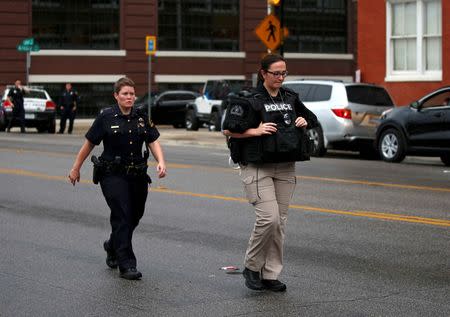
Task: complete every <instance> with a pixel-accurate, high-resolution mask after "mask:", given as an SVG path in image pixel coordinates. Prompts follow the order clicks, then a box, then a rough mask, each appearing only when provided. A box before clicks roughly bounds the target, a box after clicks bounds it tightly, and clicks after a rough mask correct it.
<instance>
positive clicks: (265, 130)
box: [256, 122, 277, 136]
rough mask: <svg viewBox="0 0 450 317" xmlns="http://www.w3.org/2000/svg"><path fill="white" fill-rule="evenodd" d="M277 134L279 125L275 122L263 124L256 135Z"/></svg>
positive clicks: (257, 129)
mask: <svg viewBox="0 0 450 317" xmlns="http://www.w3.org/2000/svg"><path fill="white" fill-rule="evenodd" d="M275 132H277V124H276V123H273V122H261V123H260V124H259V127H258V128H256V135H257V136H260V135H266V134H273V133H275Z"/></svg>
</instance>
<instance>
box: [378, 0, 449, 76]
mask: <svg viewBox="0 0 450 317" xmlns="http://www.w3.org/2000/svg"><path fill="white" fill-rule="evenodd" d="M386 21H387V28H386V30H387V78H386V80H387V81H396V80H399V81H422V80H442V7H441V0H402V1H400V0H390V1H388V2H387V19H386Z"/></svg>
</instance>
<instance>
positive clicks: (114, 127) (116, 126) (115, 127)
mask: <svg viewBox="0 0 450 317" xmlns="http://www.w3.org/2000/svg"><path fill="white" fill-rule="evenodd" d="M118 128H119V126H118V125H112V126H111V129H118Z"/></svg>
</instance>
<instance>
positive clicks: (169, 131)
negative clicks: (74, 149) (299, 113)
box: [56, 119, 228, 149]
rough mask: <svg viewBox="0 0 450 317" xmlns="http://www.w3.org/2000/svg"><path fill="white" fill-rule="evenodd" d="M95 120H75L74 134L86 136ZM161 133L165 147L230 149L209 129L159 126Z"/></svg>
mask: <svg viewBox="0 0 450 317" xmlns="http://www.w3.org/2000/svg"><path fill="white" fill-rule="evenodd" d="M93 122H94V119H75V123H74V127H73V134H76V135H84V134H85V133H86V132H87V131H88V129H89V127H90V126H91V125H92V123H93ZM157 128H158V130H159V132H160V133H161V137H160V142H161V144H163V145H181V146H196V147H208V148H217V149H228V148H227V145H226V141H225V137H224V136H223V134H222V133H221V132H211V131H208V130H207V129H200V130H198V131H187V130H186V129H175V128H173V127H172V126H167V125H161V126H157ZM58 129H59V119H57V120H56V131H58Z"/></svg>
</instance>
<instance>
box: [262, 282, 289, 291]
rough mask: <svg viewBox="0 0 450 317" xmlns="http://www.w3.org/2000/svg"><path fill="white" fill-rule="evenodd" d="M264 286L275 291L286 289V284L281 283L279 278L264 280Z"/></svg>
mask: <svg viewBox="0 0 450 317" xmlns="http://www.w3.org/2000/svg"><path fill="white" fill-rule="evenodd" d="M262 284H263V285H264V287H265V288H266V289H268V290H270V291H273V292H284V291H286V284H284V283H281V282H280V281H279V280H262Z"/></svg>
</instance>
